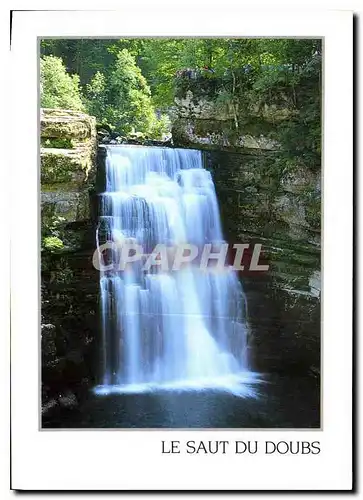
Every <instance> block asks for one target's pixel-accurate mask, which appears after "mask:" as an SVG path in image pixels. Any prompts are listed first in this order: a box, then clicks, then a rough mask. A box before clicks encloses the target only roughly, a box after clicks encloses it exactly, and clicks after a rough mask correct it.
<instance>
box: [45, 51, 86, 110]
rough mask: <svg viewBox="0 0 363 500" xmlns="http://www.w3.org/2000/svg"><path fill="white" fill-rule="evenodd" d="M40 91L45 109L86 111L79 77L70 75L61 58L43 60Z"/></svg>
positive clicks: (52, 57) (47, 57)
mask: <svg viewBox="0 0 363 500" xmlns="http://www.w3.org/2000/svg"><path fill="white" fill-rule="evenodd" d="M40 89H41V91H40V104H41V106H42V107H43V108H64V109H74V110H79V111H83V110H84V106H83V103H82V98H81V92H80V87H79V77H78V76H77V75H72V76H71V75H69V74H68V73H67V71H66V68H65V66H64V64H63V62H62V59H61V58H59V57H54V56H44V57H42V58H41V60H40Z"/></svg>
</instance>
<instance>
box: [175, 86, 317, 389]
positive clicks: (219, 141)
mask: <svg viewBox="0 0 363 500" xmlns="http://www.w3.org/2000/svg"><path fill="white" fill-rule="evenodd" d="M222 97H223V96H222V95H221V93H220V91H219V90H217V89H216V87H215V85H214V84H213V82H211V81H209V82H204V83H203V82H197V81H194V82H193V81H189V82H188V81H187V82H185V81H184V82H182V84H181V85H179V87H178V88H177V92H176V98H175V105H176V106H175V111H174V121H173V141H174V144H175V145H176V146H177V147H188V148H197V149H203V150H205V153H204V159H205V166H206V168H208V169H209V170H210V171H211V172H212V175H213V178H214V182H215V185H216V190H217V195H218V199H219V203H220V210H221V216H222V223H223V228H224V232H225V236H226V239H227V241H228V242H229V243H231V244H234V243H249V244H251V245H253V244H254V243H260V244H262V250H263V258H264V261H265V262H267V263H268V264H269V266H270V269H269V271H268V272H265V273H258V272H256V273H248V272H242V274H241V279H242V282H243V283H244V288H245V292H246V295H247V300H248V302H249V319H250V323H251V328H252V332H253V336H252V338H253V340H252V345H253V349H252V350H251V352H252V358H253V365H254V367H255V368H256V369H257V370H259V371H262V372H272V371H277V372H282V373H290V374H293V373H296V374H298V373H299V374H306V373H309V374H311V375H312V376H316V377H317V382H318V374H319V370H320V251H321V247H320V220H321V206H320V205H321V204H320V199H321V186H320V179H321V170H320V165H317V168H316V169H315V170H311V169H307V168H304V167H303V166H302V165H301V164H300V161H299V157H298V156H296V159H295V160H293V161H292V162H291V164H290V165H289V166H288V168H286V162H284V161H283V159H284V150H283V147H282V145H281V144H280V143H279V141H278V140H277V139H276V137H278V133H276V130H277V131H278V130H279V127H281V126H282V127H283V126H284V123H287V122H288V121H289V120H290V119H291V118H292V116H293V114H294V110H293V109H291V108H290V107H289V106H288V103H284V100H283V99H282V100H280V103H279V105H271V106H266V105H265V106H263V107H262V108H261V107H260V108H258V107H251V106H249V107H244V108H243V109H241V104H240V103H239V105H236V103H231V102H229V101H228V99H227V100H226V99H225V98H224V99H222ZM271 132H273V133H271Z"/></svg>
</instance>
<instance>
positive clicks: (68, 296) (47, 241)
mask: <svg viewBox="0 0 363 500" xmlns="http://www.w3.org/2000/svg"><path fill="white" fill-rule="evenodd" d="M96 148H97V144H96V123H95V119H94V118H93V117H91V116H88V115H85V114H83V113H78V112H75V111H66V110H59V109H43V110H42V111H41V150H40V157H41V229H42V258H41V264H42V281H41V288H42V290H41V291H42V328H41V335H42V411H43V419H44V421H46V420H47V418H48V416H49V415H53V417H54V413H56V412H58V411H61V410H62V411H63V410H64V409H67V408H69V409H71V408H73V407H74V406H76V405H77V404H78V402H79V401H80V400H81V399H82V398H83V396H84V395H85V393H86V392H87V390H88V388H89V386H90V385H91V384H92V381H93V379H94V377H95V373H94V371H93V370H94V366H95V363H94V362H93V359H92V357H93V354H94V345H95V339H96V338H97V328H98V313H97V311H98V298H97V297H98V274H97V271H96V270H95V269H94V268H93V266H92V254H93V251H94V249H95V243H94V242H95V235H94V230H95V212H94V210H93V206H94V204H93V190H94V182H95V173H96ZM54 242H56V243H57V244H56V245H55V244H54Z"/></svg>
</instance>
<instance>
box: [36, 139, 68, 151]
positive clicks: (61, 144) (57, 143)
mask: <svg viewBox="0 0 363 500" xmlns="http://www.w3.org/2000/svg"><path fill="white" fill-rule="evenodd" d="M76 144H77V143H76V142H75V141H74V140H73V139H68V138H66V137H58V138H42V139H41V141H40V146H41V147H42V148H59V149H73V148H74V147H75V146H76Z"/></svg>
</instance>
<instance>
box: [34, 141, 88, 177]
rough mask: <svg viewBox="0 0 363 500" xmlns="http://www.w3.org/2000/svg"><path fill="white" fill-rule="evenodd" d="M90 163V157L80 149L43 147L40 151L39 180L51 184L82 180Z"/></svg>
mask: <svg viewBox="0 0 363 500" xmlns="http://www.w3.org/2000/svg"><path fill="white" fill-rule="evenodd" d="M91 164H92V163H91V158H89V157H87V155H85V154H84V153H83V152H81V151H76V150H67V149H59V150H57V149H49V150H47V149H43V150H42V151H41V182H42V183H45V184H52V183H63V182H72V181H76V182H77V181H78V182H79V181H82V179H84V177H85V176H86V174H87V172H88V170H89V169H90V167H91ZM82 174H83V175H82Z"/></svg>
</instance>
